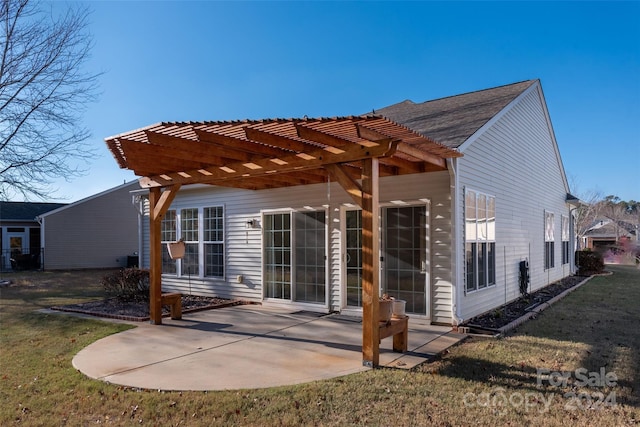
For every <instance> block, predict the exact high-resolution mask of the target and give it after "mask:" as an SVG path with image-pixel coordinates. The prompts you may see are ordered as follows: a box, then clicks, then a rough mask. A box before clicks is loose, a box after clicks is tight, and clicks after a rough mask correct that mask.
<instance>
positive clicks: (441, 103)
mask: <svg viewBox="0 0 640 427" xmlns="http://www.w3.org/2000/svg"><path fill="white" fill-rule="evenodd" d="M535 82H537V80H527V81H524V82H520V83H514V84H510V85H506V86H500V87H496V88H492V89H485V90H480V91H476V92H470V93H465V94H462V95H455V96H450V97H446V98H440V99H436V100H433V101H426V102H423V103H419V104H416V103H414V102H413V101H410V100H407V101H403V102H400V103H398V104H394V105H390V106H388V107H384V108H381V109H379V110H376V111H375V114H379V115H382V116H384V117H386V118H388V119H390V120H393V121H395V122H397V123H400V124H402V125H404V126H407V127H409V128H410V129H413V130H414V131H416V132H418V133H420V134H422V135H424V136H427V137H429V138H431V139H433V140H435V141H437V142H439V143H440V144H443V145H446V146H448V147H451V148H458V147H460V145H462V144H463V143H464V142H465V141H466V140H467V139H469V138H470V137H471V136H472V135H473V134H474V133H475V132H476V131H478V129H480V128H481V127H482V126H484V125H485V124H486V123H487V122H488V121H490V120H491V119H492V118H493V117H495V116H496V115H497V114H498V113H499V112H500V111H502V110H503V109H504V108H505V107H506V106H507V105H509V104H510V103H511V102H512V101H513V100H514V99H515V98H517V97H518V96H519V95H520V94H522V93H523V92H524V91H525V90H527V89H528V88H529V87H530V86H531V85H533V84H534V83H535Z"/></svg>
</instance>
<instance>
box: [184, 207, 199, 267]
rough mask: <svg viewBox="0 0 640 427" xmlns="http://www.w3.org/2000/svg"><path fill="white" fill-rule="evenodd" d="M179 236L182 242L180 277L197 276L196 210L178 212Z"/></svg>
mask: <svg viewBox="0 0 640 427" xmlns="http://www.w3.org/2000/svg"><path fill="white" fill-rule="evenodd" d="M180 235H181V236H182V240H184V243H185V248H184V257H183V258H182V259H181V260H180V261H181V262H180V274H181V275H183V276H184V275H188V276H191V275H194V274H195V275H196V276H197V275H199V273H200V271H199V267H200V263H199V262H198V261H199V241H198V209H197V208H189V209H182V210H181V211H180Z"/></svg>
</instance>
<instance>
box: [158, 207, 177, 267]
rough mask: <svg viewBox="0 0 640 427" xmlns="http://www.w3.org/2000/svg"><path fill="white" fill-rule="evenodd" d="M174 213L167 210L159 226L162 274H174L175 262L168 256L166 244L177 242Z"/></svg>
mask: <svg viewBox="0 0 640 427" xmlns="http://www.w3.org/2000/svg"><path fill="white" fill-rule="evenodd" d="M177 235H178V234H177V224H176V211H175V210H173V209H172V210H168V211H167V213H165V214H164V217H163V218H162V222H161V225H160V236H161V237H160V240H161V241H162V273H163V274H176V262H175V261H174V260H172V259H171V257H170V256H169V250H168V249H167V243H173V242H175V241H176V240H177Z"/></svg>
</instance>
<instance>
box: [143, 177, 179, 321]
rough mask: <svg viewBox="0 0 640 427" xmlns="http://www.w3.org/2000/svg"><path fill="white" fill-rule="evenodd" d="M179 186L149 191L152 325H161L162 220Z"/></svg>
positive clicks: (150, 309) (150, 307)
mask: <svg viewBox="0 0 640 427" xmlns="http://www.w3.org/2000/svg"><path fill="white" fill-rule="evenodd" d="M179 189H180V185H174V186H172V187H170V188H168V189H166V190H165V191H162V189H161V188H160V187H153V188H151V189H149V268H150V271H149V317H150V322H151V324H152V325H161V324H162V235H161V232H162V218H163V217H164V214H165V213H166V212H167V210H168V209H169V206H170V205H171V202H172V201H173V199H174V198H175V196H176V194H177V193H178V190H179Z"/></svg>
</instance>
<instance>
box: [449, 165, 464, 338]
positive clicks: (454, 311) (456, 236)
mask: <svg viewBox="0 0 640 427" xmlns="http://www.w3.org/2000/svg"><path fill="white" fill-rule="evenodd" d="M457 165H458V163H457V161H456V159H455V158H452V159H447V169H448V170H449V182H450V183H451V184H450V193H451V251H452V253H453V255H452V256H451V279H452V283H451V302H452V304H453V307H451V318H452V320H453V326H454V327H455V326H458V325H460V324H461V323H462V322H463V319H462V317H460V311H459V310H460V292H458V286H459V284H460V278H461V274H459V272H458V266H459V265H462V263H461V261H460V259H459V258H460V251H459V250H458V249H459V242H460V239H461V236H460V232H459V227H458V226H457V224H458V197H459V196H458V174H457V171H456V167H457Z"/></svg>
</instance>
